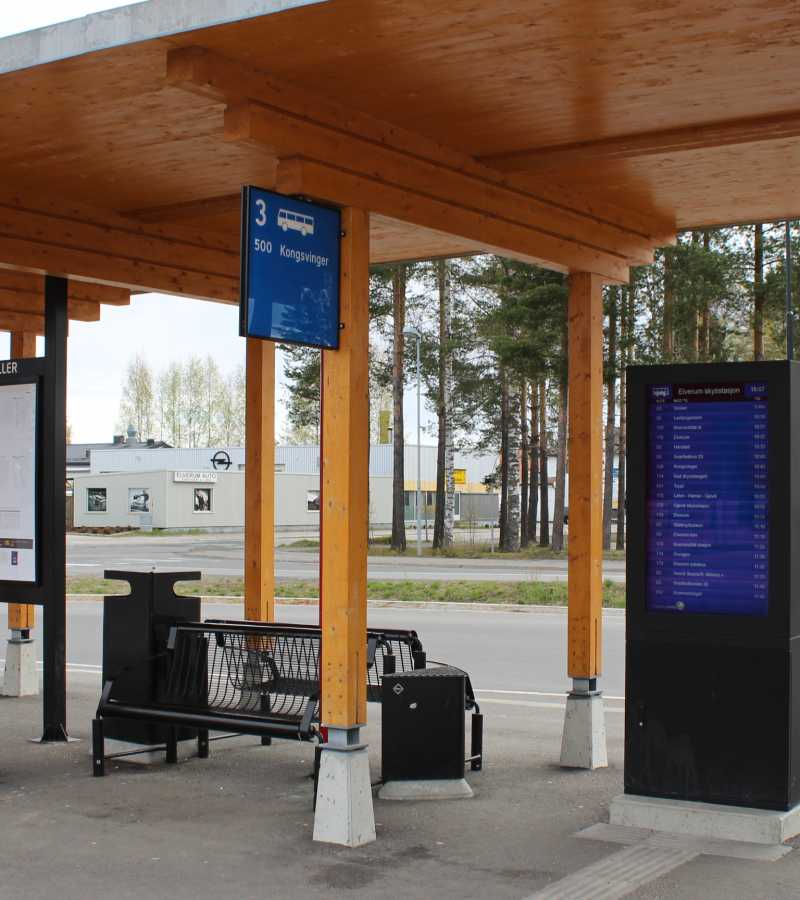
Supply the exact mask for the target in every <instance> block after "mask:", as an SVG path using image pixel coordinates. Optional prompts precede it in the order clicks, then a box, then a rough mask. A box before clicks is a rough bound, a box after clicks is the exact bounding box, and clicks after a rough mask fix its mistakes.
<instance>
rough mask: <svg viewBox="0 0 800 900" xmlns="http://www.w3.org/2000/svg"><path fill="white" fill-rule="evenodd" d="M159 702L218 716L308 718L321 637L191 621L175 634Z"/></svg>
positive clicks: (316, 689)
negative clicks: (225, 714) (201, 709)
mask: <svg viewBox="0 0 800 900" xmlns="http://www.w3.org/2000/svg"><path fill="white" fill-rule="evenodd" d="M170 649H171V650H172V661H171V664H170V666H169V674H168V677H167V681H166V684H165V686H164V692H163V695H162V696H161V697H159V698H158V699H159V701H160V702H162V703H166V704H168V705H170V706H178V707H184V706H185V707H192V708H196V707H198V706H199V707H201V708H207V709H210V710H214V711H216V712H223V711H231V712H232V711H235V712H236V713H237V714H247V713H252V714H254V715H258V714H263V713H269V714H271V715H274V716H281V717H284V716H285V717H288V718H301V717H307V714H308V710H309V705H310V704H311V703H313V715H312V718H316V714H317V709H316V706H317V704H316V703H315V702H314V701H316V700H317V698H318V696H319V678H320V669H319V658H320V639H319V635H315V634H313V633H309V632H308V631H306V630H305V629H293V628H278V627H275V626H270V627H264V626H253V625H233V624H228V623H224V624H223V623H190V624H182V625H176V626H175V627H174V628H173V629H172V633H171V635H170Z"/></svg>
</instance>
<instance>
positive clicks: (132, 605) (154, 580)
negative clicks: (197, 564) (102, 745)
mask: <svg viewBox="0 0 800 900" xmlns="http://www.w3.org/2000/svg"><path fill="white" fill-rule="evenodd" d="M105 578H107V579H110V580H113V581H117V580H119V581H127V582H128V584H129V585H130V588H131V592H130V594H128V595H126V596H110V597H106V598H105V599H104V601H103V684H105V683H106V682H108V681H114V691H115V697H116V699H118V700H124V701H125V702H130V703H145V704H146V703H148V702H151V701H154V700H156V699H157V698H158V697H159V694H160V693H162V692H163V690H164V688H165V677H166V668H167V655H166V652H167V641H168V639H169V631H170V626H171V625H175V624H178V623H182V622H197V621H199V620H200V616H201V609H200V598H199V597H179V596H178V595H177V594H176V593H175V584H176V583H177V582H179V581H199V580H200V578H201V573H200V572H122V571H108V572H105ZM167 729H168V727H167V726H165V725H155V724H150V723H148V722H137V721H132V720H127V719H112V718H107V719H105V729H104V730H105V736H106V738H108V739H110V740H118V741H126V742H127V743H131V744H141V745H145V746H148V745H155V744H163V743H164V742H165V741H166V740H167ZM196 737H197V731H196V730H195V729H191V728H181V729H178V740H192V739H195V738H196Z"/></svg>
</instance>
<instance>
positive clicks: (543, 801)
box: [0, 673, 800, 900]
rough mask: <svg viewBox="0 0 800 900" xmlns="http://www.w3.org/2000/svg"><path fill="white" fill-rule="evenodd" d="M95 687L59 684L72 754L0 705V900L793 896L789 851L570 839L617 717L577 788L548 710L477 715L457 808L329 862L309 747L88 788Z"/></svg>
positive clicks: (383, 824) (217, 758) (617, 748)
mask: <svg viewBox="0 0 800 900" xmlns="http://www.w3.org/2000/svg"><path fill="white" fill-rule="evenodd" d="M99 687H100V684H99V679H98V678H97V676H96V675H92V674H86V673H71V675H70V733H71V734H72V735H73V736H75V737H79V738H81V739H82V740H81V742H80V743H75V744H70V745H67V746H64V745H60V746H38V745H34V744H30V743H28V742H27V740H28V738H30V737H35V736H38V734H39V721H40V702H39V700H38V699H36V698H26V699H21V700H16V699H7V698H0V723H1V724H2V727H1V728H0V810H2V812H1V813H0V815H1V816H2V832H3V853H2V861H0V884H2V889H0V894H2V896H3V897H25V898H26V900H39V898H52V897H55V896H58V897H59V898H61V900H73V898H74V900H87V898H90V897H96V896H110V897H111V896H113V897H114V898H115V900H126V898H137V900H139V898H141V897H146V896H156V897H160V896H169V897H170V898H172V900H183V898H186V900H199V898H205V897H214V898H217V897H238V898H251V897H252V898H257V897H258V898H260V897H264V898H268V897H277V896H284V897H297V898H316V897H320V898H322V897H326V898H329V897H330V896H331V894H333V895H334V896H347V897H354V898H406V897H408V898H416V897H420V898H423V897H424V898H429V897H437V898H451V897H452V898H476V900H477V898H480V900H486V898H523V897H530V896H535V895H537V894H539V895H540V896H542V897H544V896H549V897H561V898H567V900H568V898H569V897H570V896H579V895H580V896H590V897H592V900H600V898H610V897H621V896H631V897H638V898H656V897H658V898H665V900H667V898H668V900H673V898H696V897H698V896H703V897H704V900H713V898H717V897H719V898H725V900H732V898H740V897H741V898H745V897H747V898H750V897H769V898H790V897H792V898H796V897H797V896H798V887H797V886H798V884H800V854H798V853H796V852H791V853H788V855H786V856H783V857H782V858H780V859H776V860H775V861H754V859H753V858H748V854H747V853H745V852H743V851H741V848H739V850H738V851H737V852H738V858H735V859H734V858H728V857H726V856H725V855H724V852H725V849H724V848H723V855H719V854H718V853H715V854H711V853H707V852H705V851H702V850H700V851H699V853H698V848H697V847H694V848H690V849H686V848H684V847H682V846H681V839H680V838H678V839H676V840H677V844H676V842H675V841H673V842H671V844H670V845H669V846H665V845H664V844H663V842H661V844H654V843H653V842H652V841H649V842H648V841H647V840H644V837H646V836H641V837H642V840H641V841H640V835H638V834H635V833H627V832H626V833H625V834H623V835H620V834H618V833H616V832H615V831H614V830H613V829H612V830H608V829H607V828H606V829H605V830H604V829H599V830H597V829H595V830H594V831H592V832H590V833H589V835H586V834H584V835H583V836H581V837H579V836H578V833H579V832H581V831H583V830H584V829H587V828H590V827H591V826H594V825H596V823H599V822H607V821H608V808H609V803H610V801H611V799H612V798H613V797H614V796H615V795H617V794H619V793H620V791H621V789H622V770H621V764H622V734H623V717H622V716H621V715H620V714H619V713H613V712H612V713H609V715H608V716H607V725H608V737H609V768H608V769H606V770H599V771H595V772H591V773H590V772H583V771H575V770H564V769H561V768H560V767H559V766H558V765H557V760H558V756H559V751H560V741H561V728H562V722H563V715H564V712H563V704H562V703H559V702H558V701H557V700H555V701H554V702H553V704H546V703H535V704H531V703H529V702H526V701H519V703H516V702H514V701H509V700H504V701H502V702H487V703H485V704H484V707H483V709H484V713H485V715H486V750H487V769H486V770H485V771H484V772H482V773H475V774H470V775H469V776H468V780H469V782H470V784H471V785H472V787H473V789H474V791H475V797H474V798H473V799H471V800H459V801H457V802H442V803H432V802H419V803H415V802H402V803H401V802H389V801H381V800H378V799H376V800H375V819H376V824H377V833H378V840H377V841H376V842H375V843H374V844H371V845H369V846H367V847H362V848H359V849H357V850H345V849H340V848H337V847H332V846H328V845H319V844H314V843H313V842H312V840H311V832H312V825H313V817H312V811H311V783H310V781H309V779H308V775H309V773H310V771H311V762H312V750H311V748H310V747H309V746H304V745H297V744H293V743H289V742H286V743H280V742H276V743H275V744H274V745H273V746H272V747H261V746H260V744H259V742H258V740H257V739H253V738H236V739H233V740H230V741H221V742H218V743H215V744H212V751H211V758H210V759H208V760H197V759H194V760H190V761H187V762H184V763H181V764H179V765H177V766H170V767H167V766H155V767H144V766H135V765H131V764H126V763H123V762H118V763H115V764H114V763H112V764H110V765H109V773H110V774H109V775H108V777H106V778H105V779H95V778H92V777H91V774H90V769H91V767H90V759H89V741H88V737H89V725H90V719H91V715H92V711H93V707H94V705H95V704H96V701H97V696H98V692H99ZM618 706H619V704H617V707H618ZM379 712H380V711H379V709H378V708H376V707H374V706H370V714H371V716H372V723H371V725H370V727H369V729H368V731H367V737H368V739H369V740H370V743H371V747H370V755H371V766H372V772H373V780H375V781H377V780H378V778H379V773H380V760H379V753H378V749H379V748H378V743H379V741H378V738H379V732H378V730H377V724H378V721H379V719H378V717H379ZM587 836H589V837H591V838H592V839H591V840H587V839H586V837H587ZM598 838H599V839H598ZM620 844H624V845H626V846H623V847H622V848H621V847H620ZM631 845H633V846H631ZM718 850H719V848H718V847H717V851H718ZM771 858H772V857H771ZM645 868H648V870H649V871H651V872H654V873H661V874H660V875H659V877H657V878H656V879H655V880H652V881H650V882H649V883H644V884H639V885H637V883H636V882H635V879H632V877H631V872H633V874H634V875H635V874H636V873H641V872H642V871H644V869H645ZM563 879H572V881H564V882H563V884H562V880H563ZM615 879H616V880H615ZM625 879H628V880H627V881H626V880H625ZM587 880H588V883H589V885H590V887H589V893H586V883H587ZM570 884H572V885H574V887H570ZM620 884H621V885H622V886H623V888H627V887H630V888H632V891H631V890H629V891H628V892H627V893H619V890H620V887H619V885H620ZM594 885H596V888H595V887H594ZM615 885H616V886H615ZM581 891H582V892H583V893H579V892H581ZM570 892H572V893H570Z"/></svg>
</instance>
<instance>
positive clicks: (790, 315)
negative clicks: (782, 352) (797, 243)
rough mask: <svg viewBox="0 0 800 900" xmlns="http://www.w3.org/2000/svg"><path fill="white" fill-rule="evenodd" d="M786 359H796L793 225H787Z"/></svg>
mask: <svg viewBox="0 0 800 900" xmlns="http://www.w3.org/2000/svg"><path fill="white" fill-rule="evenodd" d="M785 268H786V358H787V359H794V309H793V304H792V223H791V222H788V221H787V223H786V266H785Z"/></svg>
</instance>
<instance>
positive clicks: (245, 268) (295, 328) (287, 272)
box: [240, 186, 342, 350]
mask: <svg viewBox="0 0 800 900" xmlns="http://www.w3.org/2000/svg"><path fill="white" fill-rule="evenodd" d="M341 233H342V225H341V213H340V212H339V210H338V209H331V208H330V207H327V206H320V205H318V204H315V203H308V202H306V201H305V200H297V199H295V198H293V197H286V196H283V195H282V194H275V193H273V192H272V191H264V190H261V189H260V188H256V187H249V186H248V187H245V189H244V191H243V197H242V282H241V292H242V296H241V316H240V334H241V335H242V336H243V337H255V338H263V339H266V340H271V341H281V342H286V343H289V344H304V345H307V346H311V347H322V348H324V349H328V350H336V349H338V347H339V271H340V243H341Z"/></svg>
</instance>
